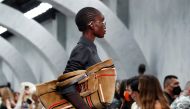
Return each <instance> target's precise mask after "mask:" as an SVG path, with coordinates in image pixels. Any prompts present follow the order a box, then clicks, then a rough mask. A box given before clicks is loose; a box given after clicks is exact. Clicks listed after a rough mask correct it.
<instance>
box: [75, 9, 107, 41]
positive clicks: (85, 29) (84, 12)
mask: <svg viewBox="0 0 190 109" xmlns="http://www.w3.org/2000/svg"><path fill="white" fill-rule="evenodd" d="M75 23H76V25H77V27H78V29H79V31H81V32H82V33H83V36H88V38H90V39H91V40H94V39H95V37H98V38H103V37H104V35H105V33H106V25H105V21H104V16H103V14H102V13H101V12H100V11H99V10H97V9H95V8H93V7H85V8H83V9H81V10H80V11H79V12H78V13H77V15H76V17H75Z"/></svg>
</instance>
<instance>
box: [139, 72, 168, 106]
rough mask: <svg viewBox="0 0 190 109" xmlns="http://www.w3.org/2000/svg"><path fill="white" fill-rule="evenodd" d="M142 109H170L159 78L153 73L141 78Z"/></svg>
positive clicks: (140, 99) (140, 98)
mask: <svg viewBox="0 0 190 109" xmlns="http://www.w3.org/2000/svg"><path fill="white" fill-rule="evenodd" d="M138 89H139V101H140V109H170V107H169V105H168V102H167V100H166V98H165V96H164V93H163V91H162V89H161V86H160V83H159V81H158V79H157V78H156V77H155V76H153V75H143V76H140V78H139V86H138Z"/></svg>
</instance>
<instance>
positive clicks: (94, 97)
mask: <svg viewBox="0 0 190 109" xmlns="http://www.w3.org/2000/svg"><path fill="white" fill-rule="evenodd" d="M84 75H86V76H85V78H82V80H79V81H77V82H76V83H74V84H77V85H76V88H77V90H78V91H79V92H80V95H81V96H82V97H83V99H84V101H85V102H86V103H87V104H88V105H89V107H91V108H97V109H101V108H103V107H104V105H109V104H111V103H112V100H113V97H114V91H115V81H116V71H115V68H114V66H113V63H112V60H106V61H104V62H101V63H98V64H95V65H93V66H92V67H90V68H88V69H87V70H79V71H74V72H70V73H67V74H66V75H65V74H64V75H62V76H60V77H58V79H57V80H53V81H50V82H47V83H43V84H39V85H37V86H36V89H37V95H38V96H39V98H40V101H41V102H42V104H43V106H44V107H45V108H46V109H68V108H74V107H73V106H72V104H71V103H69V102H67V101H66V100H65V99H64V98H62V96H61V95H59V94H58V93H57V92H56V87H57V86H59V87H65V86H67V85H68V84H69V85H70V84H71V83H72V82H73V81H75V80H76V79H81V78H80V77H82V76H84Z"/></svg>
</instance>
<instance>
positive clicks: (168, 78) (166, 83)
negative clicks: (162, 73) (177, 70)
mask: <svg viewBox="0 0 190 109" xmlns="http://www.w3.org/2000/svg"><path fill="white" fill-rule="evenodd" d="M173 78H174V79H178V77H177V76H175V75H167V76H166V77H165V78H164V88H165V87H166V86H167V85H168V84H169V82H170V80H171V79H173Z"/></svg>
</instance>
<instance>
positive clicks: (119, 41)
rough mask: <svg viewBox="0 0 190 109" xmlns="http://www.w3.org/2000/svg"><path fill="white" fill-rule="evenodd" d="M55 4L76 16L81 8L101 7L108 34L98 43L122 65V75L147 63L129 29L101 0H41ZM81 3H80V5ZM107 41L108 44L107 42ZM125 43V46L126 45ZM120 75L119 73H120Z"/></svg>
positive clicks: (61, 9) (54, 5)
mask: <svg viewBox="0 0 190 109" xmlns="http://www.w3.org/2000/svg"><path fill="white" fill-rule="evenodd" d="M41 1H43V2H48V3H50V4H51V5H53V7H54V8H56V9H57V10H59V11H60V12H62V13H63V14H65V15H67V16H74V15H75V14H76V13H77V12H78V11H79V10H80V9H81V8H83V7H87V6H92V7H95V8H97V9H99V10H100V11H101V12H102V13H103V14H104V15H105V18H106V26H107V34H106V36H105V40H103V41H100V40H98V43H99V44H100V45H102V48H103V49H104V50H105V51H106V52H107V53H108V55H109V56H110V57H112V58H114V59H115V62H117V63H118V64H119V65H118V66H120V68H119V70H121V69H124V71H121V72H120V71H119V72H120V74H122V75H121V77H119V78H123V76H124V75H126V72H131V73H134V72H136V71H137V67H138V65H139V64H140V63H146V60H145V58H144V55H143V53H142V52H141V49H140V48H139V46H138V45H137V43H136V41H135V40H134V37H133V36H132V35H131V34H130V32H129V31H128V30H127V28H126V27H125V25H124V24H123V23H122V22H121V21H120V20H119V18H118V17H117V16H116V15H114V13H113V12H112V11H111V10H110V9H108V8H107V7H106V6H105V5H104V4H103V3H102V2H101V1H99V0H41ZM79 4H80V5H79ZM105 43H106V44H105ZM124 44H125V46H124ZM124 65H125V66H124ZM118 76H119V75H118Z"/></svg>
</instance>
